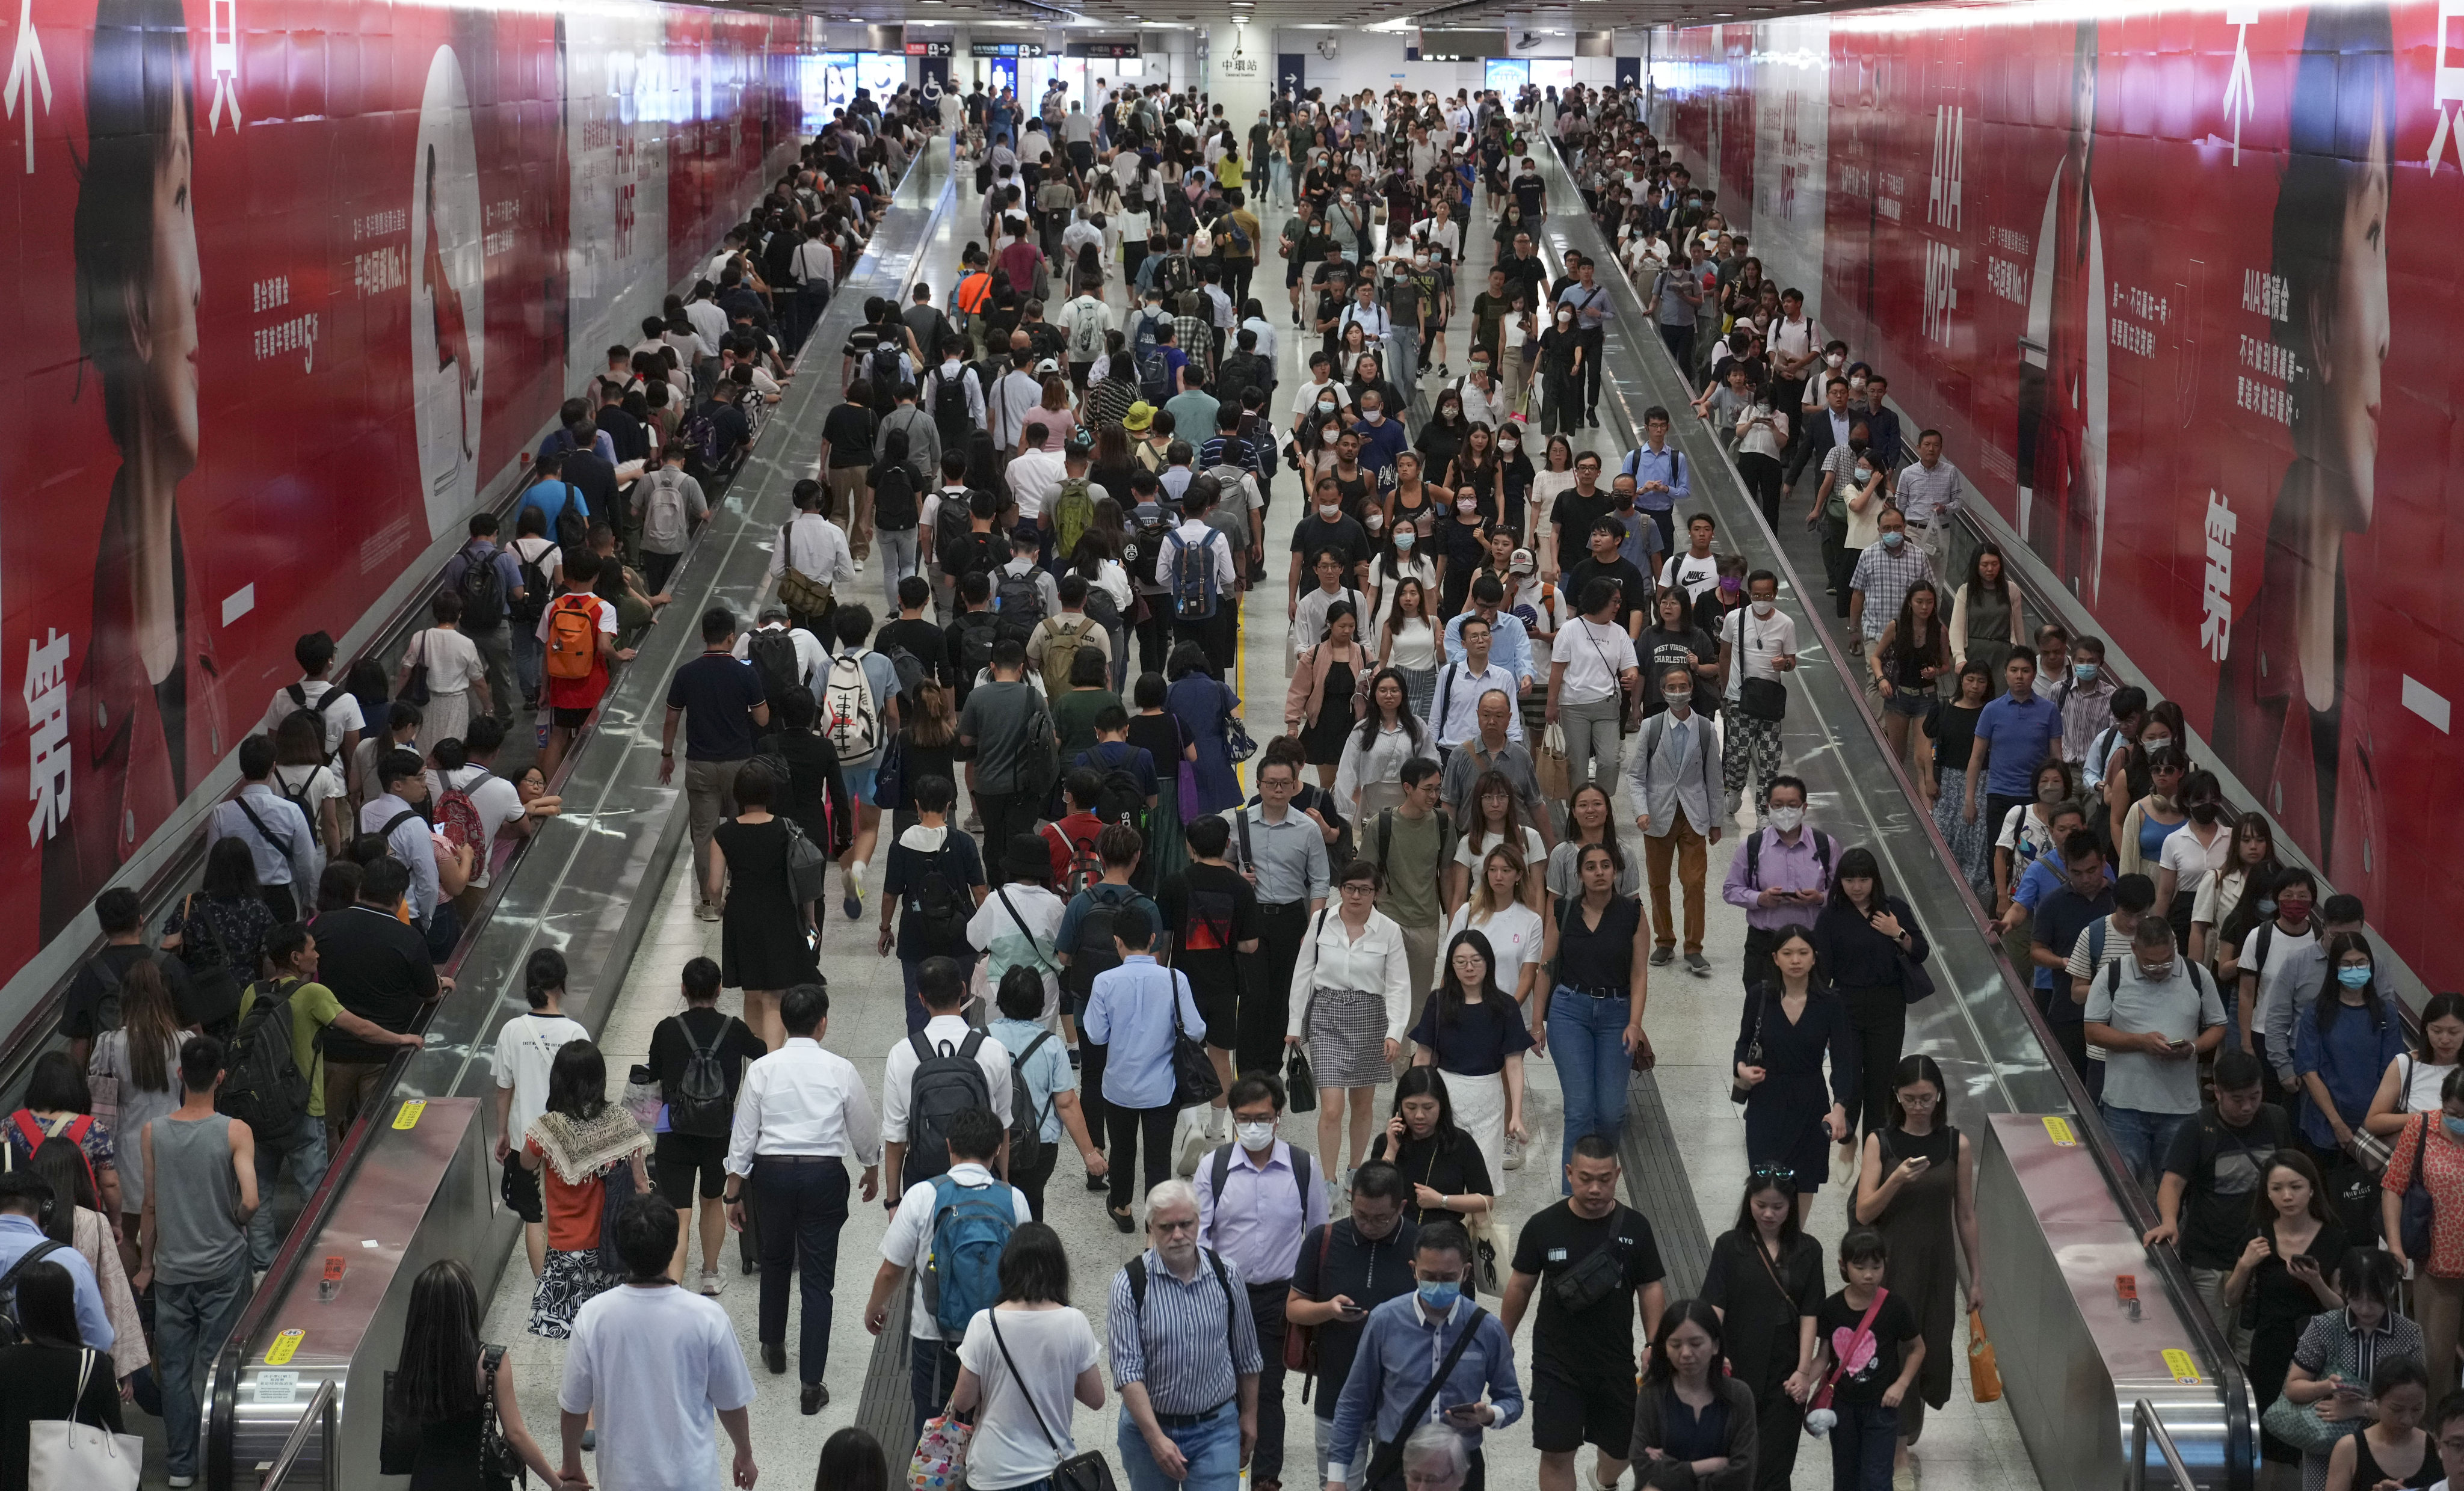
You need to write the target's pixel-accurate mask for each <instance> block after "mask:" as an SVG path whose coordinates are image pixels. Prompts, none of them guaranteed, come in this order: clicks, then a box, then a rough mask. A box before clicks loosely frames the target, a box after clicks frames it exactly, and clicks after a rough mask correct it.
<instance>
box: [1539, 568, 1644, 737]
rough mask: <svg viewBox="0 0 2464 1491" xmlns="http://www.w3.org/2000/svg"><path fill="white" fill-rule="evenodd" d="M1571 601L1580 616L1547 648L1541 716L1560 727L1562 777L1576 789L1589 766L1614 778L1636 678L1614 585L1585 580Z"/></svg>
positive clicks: (1632, 648)
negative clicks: (1546, 678) (1545, 709)
mask: <svg viewBox="0 0 2464 1491" xmlns="http://www.w3.org/2000/svg"><path fill="white" fill-rule="evenodd" d="M1586 602H1588V604H1584V603H1586ZM1576 603H1577V605H1579V606H1580V607H1581V614H1580V615H1578V616H1576V617H1575V618H1574V619H1573V621H1571V622H1568V623H1567V624H1566V625H1565V626H1564V627H1563V628H1562V629H1561V630H1560V631H1559V632H1558V633H1557V640H1556V641H1555V642H1554V643H1553V644H1552V645H1551V647H1550V658H1551V662H1550V671H1549V704H1548V713H1547V716H1546V717H1547V719H1548V721H1549V723H1550V724H1551V725H1562V726H1563V727H1564V735H1565V751H1566V771H1567V779H1568V780H1569V781H1572V782H1573V783H1574V784H1576V785H1577V786H1579V785H1581V784H1582V783H1584V782H1587V781H1590V780H1592V779H1593V769H1594V763H1595V762H1596V763H1598V768H1599V775H1600V777H1601V778H1603V779H1614V778H1615V775H1616V772H1617V756H1618V753H1619V751H1620V750H1621V749H1622V748H1623V740H1622V738H1621V736H1620V729H1621V721H1622V720H1623V718H1624V717H1625V715H1626V713H1627V711H1626V705H1625V700H1626V698H1627V696H1628V694H1629V693H1630V692H1631V691H1633V690H1634V689H1635V688H1637V687H1638V685H1639V677H1640V674H1639V670H1638V667H1637V664H1636V659H1635V639H1634V638H1633V636H1632V635H1630V634H1629V633H1628V632H1627V631H1626V629H1625V628H1624V627H1622V626H1619V625H1617V614H1618V609H1619V607H1620V606H1621V605H1622V604H1624V598H1623V597H1622V596H1621V595H1620V594H1619V592H1618V590H1617V586H1616V585H1615V584H1614V583H1613V582H1612V581H1607V580H1601V579H1594V580H1591V581H1587V582H1585V584H1584V585H1583V588H1582V591H1581V594H1580V595H1579V597H1578V598H1577V601H1576Z"/></svg>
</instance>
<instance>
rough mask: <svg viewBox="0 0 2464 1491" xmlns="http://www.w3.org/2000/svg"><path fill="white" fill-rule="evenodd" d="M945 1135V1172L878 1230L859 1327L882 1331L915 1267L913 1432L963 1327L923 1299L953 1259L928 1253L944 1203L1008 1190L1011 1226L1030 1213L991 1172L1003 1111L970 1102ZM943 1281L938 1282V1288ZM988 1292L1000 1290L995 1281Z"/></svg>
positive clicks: (937, 1399) (944, 1391) (947, 1385)
mask: <svg viewBox="0 0 2464 1491" xmlns="http://www.w3.org/2000/svg"><path fill="white" fill-rule="evenodd" d="M960 1023H961V1024H963V1023H964V1021H963V1020H961V1021H960ZM987 1043H990V1042H989V1038H987ZM944 1137H945V1138H946V1139H947V1140H948V1141H949V1146H950V1169H949V1172H948V1173H946V1174H944V1175H942V1176H940V1177H938V1178H937V1179H935V1180H919V1181H917V1182H916V1183H915V1184H913V1185H912V1186H910V1187H908V1188H907V1194H906V1195H903V1196H900V1197H899V1198H898V1206H897V1209H896V1210H895V1211H894V1212H893V1213H892V1214H891V1218H890V1230H889V1231H887V1232H885V1233H883V1234H882V1238H881V1267H880V1268H879V1269H878V1270H876V1271H875V1272H874V1274H873V1276H872V1298H871V1300H870V1301H869V1303H867V1304H866V1305H865V1308H864V1328H865V1329H867V1330H869V1331H871V1332H872V1333H873V1334H874V1335H876V1336H877V1335H879V1334H881V1332H882V1330H883V1329H884V1328H885V1327H888V1325H889V1324H890V1298H891V1290H893V1289H895V1288H897V1287H898V1284H899V1281H900V1280H902V1279H905V1278H907V1277H908V1276H909V1275H911V1274H912V1275H913V1277H914V1283H913V1296H912V1298H911V1299H910V1300H909V1302H908V1310H907V1364H908V1387H909V1392H910V1394H911V1396H912V1397H913V1420H914V1422H913V1429H912V1430H911V1431H910V1432H911V1433H913V1434H914V1435H915V1436H917V1437H919V1438H920V1437H922V1436H923V1433H924V1420H925V1419H927V1418H930V1417H932V1416H933V1415H934V1414H937V1413H939V1412H940V1411H941V1405H942V1404H944V1403H947V1402H948V1401H949V1400H950V1390H951V1389H952V1388H954V1387H956V1386H957V1381H958V1337H959V1336H960V1335H963V1334H964V1332H963V1331H961V1332H958V1333H957V1334H952V1333H950V1332H948V1331H945V1330H944V1329H943V1328H942V1326H941V1323H940V1321H939V1320H938V1319H937V1318H935V1308H934V1305H935V1303H937V1301H936V1300H928V1299H927V1298H926V1295H925V1288H924V1281H925V1278H926V1276H927V1275H928V1274H932V1273H933V1272H935V1268H936V1267H939V1268H943V1269H947V1268H950V1267H951V1266H953V1265H952V1261H948V1260H937V1261H936V1260H935V1258H934V1256H933V1244H934V1241H935V1236H934V1234H935V1230H936V1227H937V1225H938V1224H939V1223H940V1222H941V1221H942V1219H943V1209H944V1207H945V1206H950V1205H956V1206H961V1207H964V1206H973V1205H974V1204H975V1198H972V1197H969V1196H967V1195H962V1194H961V1193H966V1192H985V1193H990V1194H991V1195H990V1199H991V1200H992V1203H993V1204H994V1205H996V1206H998V1205H1000V1204H1001V1199H1002V1197H1003V1195H1006V1198H1007V1200H1008V1202H1009V1212H1010V1217H1011V1222H1010V1224H1011V1225H1012V1226H1013V1227H1014V1226H1016V1225H1018V1224H1019V1223H1020V1222H1024V1221H1029V1220H1032V1219H1033V1217H1034V1215H1035V1214H1034V1212H1033V1211H1032V1210H1031V1209H1030V1208H1029V1207H1028V1205H1027V1200H1026V1195H1025V1193H1024V1192H1022V1191H1020V1190H1019V1189H1018V1188H1016V1187H1015V1186H1009V1185H1004V1184H1002V1183H1001V1181H1000V1180H998V1179H996V1178H995V1177H994V1174H993V1165H994V1162H995V1160H996V1158H997V1157H998V1156H999V1154H1000V1152H1001V1149H1002V1147H1003V1145H1004V1144H1005V1143H1006V1141H1007V1137H1008V1136H1007V1134H1006V1132H1005V1131H1004V1129H1003V1126H1002V1120H1001V1119H1000V1118H997V1117H995V1116H994V1115H993V1114H991V1113H989V1112H986V1111H984V1110H982V1109H980V1108H969V1109H967V1110H966V1111H964V1112H961V1113H957V1114H954V1115H952V1117H951V1119H950V1122H949V1128H948V1130H947V1132H946V1133H945V1134H944ZM945 1193H947V1195H946V1196H945ZM970 1283H971V1284H972V1283H973V1282H970ZM948 1288H949V1285H948V1284H947V1283H944V1284H943V1285H942V1289H943V1290H947V1289H948ZM970 1292H972V1289H971V1290H970ZM937 1294H939V1291H936V1295H937ZM942 1297H946V1296H942ZM990 1298H999V1291H998V1284H997V1283H996V1285H995V1292H994V1293H993V1295H991V1296H990Z"/></svg>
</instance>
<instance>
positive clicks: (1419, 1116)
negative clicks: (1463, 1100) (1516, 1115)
mask: <svg viewBox="0 0 2464 1491" xmlns="http://www.w3.org/2000/svg"><path fill="white" fill-rule="evenodd" d="M1369 1157H1370V1158H1371V1159H1373V1160H1384V1161H1385V1162H1386V1163H1387V1164H1389V1165H1392V1166H1394V1167H1395V1168H1396V1169H1397V1170H1399V1171H1401V1172H1402V1173H1403V1179H1404V1180H1405V1181H1406V1182H1408V1183H1409V1184H1410V1185H1411V1187H1412V1199H1411V1200H1410V1201H1409V1202H1407V1203H1405V1205H1404V1207H1403V1217H1404V1219H1405V1220H1407V1221H1409V1222H1411V1223H1412V1225H1414V1226H1415V1227H1425V1226H1427V1225H1428V1224H1429V1223H1431V1222H1434V1221H1462V1222H1463V1225H1465V1226H1470V1225H1472V1224H1473V1223H1472V1220H1471V1219H1472V1218H1477V1217H1485V1216H1486V1215H1487V1214H1488V1211H1489V1208H1490V1207H1492V1206H1494V1205H1496V1204H1497V1185H1496V1183H1495V1182H1494V1181H1493V1180H1492V1179H1491V1178H1490V1176H1491V1174H1492V1173H1493V1172H1491V1171H1490V1169H1489V1167H1488V1162H1487V1160H1486V1159H1485V1158H1484V1157H1483V1156H1482V1154H1481V1151H1480V1146H1479V1145H1478V1144H1477V1143H1475V1142H1474V1141H1473V1139H1472V1136H1471V1135H1469V1134H1467V1133H1465V1132H1463V1128H1462V1126H1461V1125H1459V1124H1458V1123H1456V1121H1455V1107H1454V1097H1453V1094H1452V1092H1451V1091H1450V1089H1449V1087H1448V1085H1447V1082H1446V1079H1445V1076H1444V1074H1443V1073H1441V1072H1440V1071H1439V1070H1438V1068H1437V1067H1435V1066H1431V1065H1427V1064H1419V1065H1414V1066H1410V1067H1406V1068H1405V1069H1404V1072H1403V1075H1402V1076H1401V1077H1399V1078H1397V1080H1396V1083H1395V1106H1394V1107H1393V1109H1392V1110H1391V1111H1390V1112H1389V1113H1388V1115H1387V1119H1386V1129H1385V1132H1383V1133H1381V1134H1379V1135H1378V1136H1377V1142H1376V1143H1375V1144H1374V1145H1372V1146H1370V1149H1369Z"/></svg>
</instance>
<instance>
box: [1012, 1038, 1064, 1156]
mask: <svg viewBox="0 0 2464 1491" xmlns="http://www.w3.org/2000/svg"><path fill="white" fill-rule="evenodd" d="M1051 1039H1052V1032H1051V1031H1049V1030H1042V1031H1038V1032H1036V1036H1035V1039H1034V1040H1032V1041H1030V1042H1027V1043H1026V1049H1025V1050H1023V1051H1021V1052H1019V1053H1018V1054H1017V1055H1016V1056H1013V1057H1011V1058H1010V1059H1009V1169H1010V1173H1011V1174H1013V1175H1020V1174H1025V1175H1031V1174H1033V1173H1036V1171H1037V1170H1038V1169H1040V1168H1041V1167H1042V1166H1043V1164H1044V1121H1045V1119H1047V1118H1050V1117H1051V1116H1052V1106H1053V1105H1054V1104H1055V1103H1057V1102H1059V1101H1060V1097H1061V1095H1060V1093H1059V1092H1058V1091H1055V1092H1054V1093H1052V1094H1051V1095H1050V1096H1048V1097H1046V1098H1045V1100H1044V1107H1042V1108H1040V1109H1039V1108H1038V1107H1036V1106H1035V1094H1034V1093H1032V1092H1029V1091H1028V1090H1027V1086H1026V1069H1025V1068H1026V1063H1028V1062H1030V1061H1032V1060H1034V1058H1035V1053H1036V1052H1038V1051H1041V1050H1043V1049H1044V1042H1046V1041H1049V1040H1051Z"/></svg>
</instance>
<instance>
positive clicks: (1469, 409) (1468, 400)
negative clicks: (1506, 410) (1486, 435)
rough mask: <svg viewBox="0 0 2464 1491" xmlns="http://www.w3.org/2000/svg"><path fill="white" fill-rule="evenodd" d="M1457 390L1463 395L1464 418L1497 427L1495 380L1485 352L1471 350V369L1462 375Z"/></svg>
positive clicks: (1497, 406) (1471, 421) (1472, 422)
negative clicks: (1460, 383)
mask: <svg viewBox="0 0 2464 1491" xmlns="http://www.w3.org/2000/svg"><path fill="white" fill-rule="evenodd" d="M1457 391H1458V392H1459V393H1461V394H1462V396H1463V418H1464V420H1466V421H1467V422H1469V423H1471V424H1474V425H1486V426H1487V427H1488V428H1491V429H1495V428H1497V426H1498V414H1499V400H1498V397H1497V381H1496V377H1495V375H1494V373H1493V372H1492V371H1491V369H1490V368H1489V365H1488V354H1487V353H1486V352H1484V351H1479V350H1474V351H1473V353H1472V357H1471V371H1470V372H1469V373H1466V374H1465V375H1463V384H1462V385H1461V386H1460V388H1459V389H1458V390H1457Z"/></svg>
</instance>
